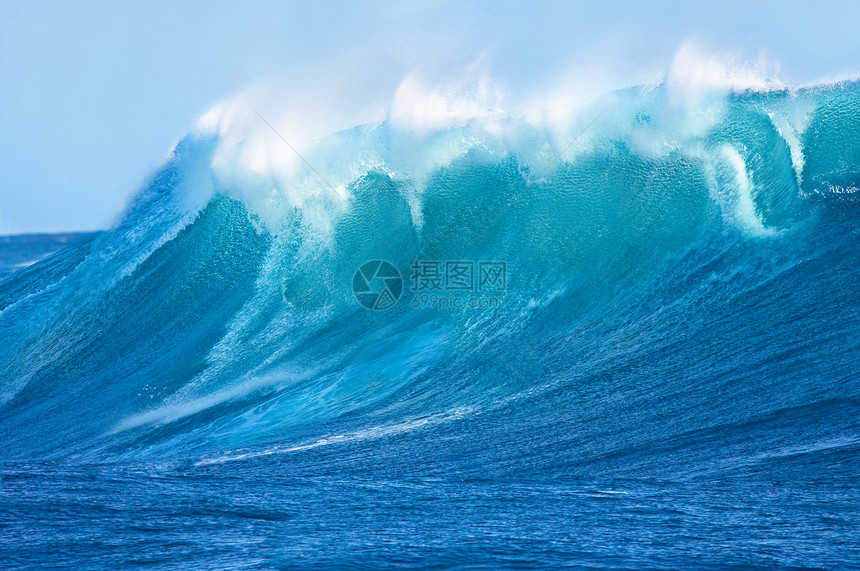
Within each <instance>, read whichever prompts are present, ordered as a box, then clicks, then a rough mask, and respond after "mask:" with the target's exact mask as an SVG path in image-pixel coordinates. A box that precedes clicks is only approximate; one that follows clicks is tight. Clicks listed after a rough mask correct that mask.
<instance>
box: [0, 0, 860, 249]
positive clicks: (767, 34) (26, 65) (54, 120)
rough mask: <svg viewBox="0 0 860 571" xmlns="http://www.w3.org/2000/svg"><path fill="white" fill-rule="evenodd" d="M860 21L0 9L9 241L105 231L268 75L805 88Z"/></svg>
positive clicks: (559, 13) (136, 6) (751, 7)
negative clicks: (736, 62) (699, 62)
mask: <svg viewBox="0 0 860 571" xmlns="http://www.w3.org/2000/svg"><path fill="white" fill-rule="evenodd" d="M311 4H313V5H311ZM858 21H860V4H858V3H856V2H853V3H850V2H803V3H801V2H750V1H746V0H745V1H728V2H726V1H720V2H714V1H712V2H709V3H699V2H689V1H687V2H655V3H651V4H649V5H646V3H643V2H614V3H613V2H573V1H569V2H537V3H534V2H529V3H526V2H462V3H453V2H369V3H360V4H359V3H353V2H320V3H307V2H293V3H289V2H286V3H285V2H268V1H265V2H264V1H256V2H238V1H237V2H225V1H216V2H197V1H181V0H180V1H171V2H162V1H149V2H100V1H86V0H82V1H79V2H39V1H34V2H20V1H6V0H0V233H2V234H8V233H19V232H36V231H61V230H87V229H96V228H104V227H107V226H109V225H110V224H111V223H112V221H113V220H114V218H115V217H116V215H117V213H118V212H119V211H120V210H121V208H122V207H123V205H124V204H125V202H126V200H127V199H128V197H129V196H130V195H131V194H133V193H134V192H135V191H136V190H137V189H138V188H139V187H140V185H141V184H143V182H144V181H145V180H146V178H147V177H148V176H149V175H150V174H151V173H152V171H153V170H154V169H155V168H157V166H158V165H159V164H160V163H161V162H162V161H163V160H164V159H165V157H166V156H167V154H168V153H169V151H170V149H171V147H172V146H173V144H175V143H176V141H177V140H178V139H179V138H180V137H182V135H183V134H184V133H186V132H187V131H188V130H189V129H190V128H191V127H192V125H193V124H194V122H195V120H196V119H197V118H198V117H199V115H200V114H201V113H202V112H204V111H205V110H206V109H207V108H208V107H209V106H210V105H211V104H213V103H215V102H217V101H218V100H220V99H222V98H224V97H226V96H229V95H230V94H232V93H235V92H237V91H239V90H241V89H242V88H243V87H245V86H247V85H248V84H249V83H252V82H255V81H259V80H264V79H266V78H268V77H279V78H288V79H289V78H295V79H294V80H295V81H296V82H297V83H301V82H302V80H303V79H302V78H310V77H313V76H314V75H315V74H317V73H322V72H323V71H324V70H331V69H341V68H343V69H346V68H348V69H349V70H351V73H354V74H359V75H362V76H363V77H366V82H368V83H373V84H374V88H375V90H376V91H379V90H382V91H386V90H390V91H391V92H393V91H394V90H395V89H396V87H397V85H398V83H399V81H400V80H401V79H402V78H403V77H404V76H405V75H406V74H408V73H409V72H410V71H412V70H415V69H422V70H429V71H430V72H431V73H432V72H437V73H441V72H444V70H447V69H456V68H458V67H465V66H468V65H469V64H470V63H471V62H473V61H475V60H476V58H483V60H485V61H487V62H489V63H488V65H489V67H490V68H491V70H492V72H493V74H494V76H497V77H498V78H500V80H501V81H503V82H505V83H507V84H508V85H511V86H514V87H517V86H524V85H540V84H541V83H542V82H547V81H550V80H551V78H553V77H555V76H557V75H558V74H560V73H568V74H570V73H573V74H574V75H575V73H576V72H577V70H588V74H589V76H591V77H593V76H594V74H601V73H605V74H607V75H611V76H612V77H613V81H615V82H618V81H623V79H621V80H619V78H623V77H624V76H625V75H627V76H629V77H630V82H631V83H633V82H635V81H636V80H637V78H638V77H639V76H641V72H642V71H643V70H657V71H658V72H659V70H661V69H666V68H667V66H668V64H669V62H670V61H671V59H672V57H673V55H674V54H675V53H676V52H677V50H678V49H679V48H680V47H681V46H682V45H683V44H684V43H685V42H687V41H689V40H691V39H693V40H696V41H697V42H699V43H700V44H702V45H703V46H706V47H707V48H708V49H712V50H716V51H730V52H732V53H737V54H743V55H744V56H746V57H749V58H757V57H760V56H764V57H766V58H767V59H768V60H769V61H771V62H773V63H774V64H778V66H779V76H780V77H781V78H782V79H784V80H787V81H789V82H794V83H802V82H810V81H814V80H817V79H821V78H829V77H834V76H837V75H840V74H849V75H856V74H857V73H858V71H860V36H858V34H857V32H856V30H855V28H856V23H857V22H858ZM361 97H362V92H361V91H358V92H356V99H357V100H358V99H360V98H361Z"/></svg>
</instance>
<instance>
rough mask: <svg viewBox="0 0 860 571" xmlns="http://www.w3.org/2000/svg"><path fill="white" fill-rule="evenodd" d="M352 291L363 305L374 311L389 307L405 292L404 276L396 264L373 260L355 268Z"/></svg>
mask: <svg viewBox="0 0 860 571" xmlns="http://www.w3.org/2000/svg"><path fill="white" fill-rule="evenodd" d="M352 293H353V295H355V299H357V300H358V303H360V304H361V306H362V307H365V308H367V309H370V310H372V311H381V310H384V309H389V308H390V307H393V306H394V304H395V303H397V300H398V299H400V294H402V293H403V277H401V275H400V270H398V269H397V266H395V265H394V264H392V263H390V262H386V261H385V260H371V261H369V262H365V263H363V264H361V266H359V268H358V269H357V270H355V274H353V276H352Z"/></svg>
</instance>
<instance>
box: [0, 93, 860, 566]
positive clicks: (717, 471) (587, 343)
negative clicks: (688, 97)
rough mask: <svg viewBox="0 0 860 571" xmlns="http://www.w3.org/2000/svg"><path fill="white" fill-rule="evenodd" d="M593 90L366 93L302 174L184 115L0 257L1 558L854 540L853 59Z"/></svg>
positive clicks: (365, 558)
mask: <svg viewBox="0 0 860 571" xmlns="http://www.w3.org/2000/svg"><path fill="white" fill-rule="evenodd" d="M590 117H597V121H595V122H594V124H593V126H591V127H590V128H589V129H587V131H586V132H585V133H584V134H583V135H582V136H581V137H580V138H578V139H575V140H573V139H572V138H571V139H570V140H566V141H563V142H562V143H561V144H558V143H556V142H554V141H553V138H552V137H551V136H550V135H548V134H547V133H544V132H543V131H541V130H540V129H537V128H535V127H533V126H530V125H528V124H526V123H522V122H517V121H515V120H513V119H510V120H505V121H502V124H501V126H497V127H498V128H496V129H486V128H485V127H484V126H481V125H467V126H465V127H461V128H457V129H446V130H440V131H437V132H431V133H425V134H422V135H420V136H412V135H409V136H407V135H406V134H404V133H402V132H400V131H398V130H397V129H396V128H395V127H394V126H393V125H390V124H388V123H383V124H380V125H376V126H373V125H371V126H361V127H356V128H355V129H351V130H348V131H344V132H341V133H338V134H336V135H333V136H332V137H329V138H328V139H326V140H324V141H323V142H321V143H320V144H319V146H318V147H316V149H315V150H314V151H313V152H312V153H311V154H310V155H308V156H307V160H308V162H310V163H311V164H313V165H314V167H315V168H316V169H317V170H318V173H319V174H318V175H317V174H314V173H306V174H307V177H306V178H304V179H301V180H299V179H290V180H287V181H286V182H285V181H284V180H281V179H278V178H277V177H274V176H271V175H267V174H265V173H264V174H261V173H260V172H259V171H251V170H248V169H247V168H245V167H243V166H241V165H239V166H237V164H238V163H237V164H233V163H230V161H229V160H225V158H224V156H225V155H224V154H223V153H224V149H225V142H224V141H223V140H221V136H220V135H219V134H217V133H216V134H213V133H192V134H190V135H189V136H187V137H186V138H185V139H184V140H183V141H182V142H181V143H180V144H179V145H178V146H177V148H176V150H175V152H174V155H173V157H172V158H171V159H170V160H169V161H168V162H167V163H166V164H165V165H164V166H163V167H162V169H161V170H160V171H159V172H158V173H157V174H156V175H155V176H154V177H153V179H152V180H151V181H150V182H149V183H148V184H147V185H146V186H145V187H144V188H143V189H142V190H141V192H140V193H139V194H138V196H137V198H136V199H135V200H134V201H133V202H132V204H131V205H130V206H129V207H128V209H127V211H126V212H125V214H124V215H123V216H122V218H121V219H120V220H119V221H118V222H117V224H116V225H115V226H114V227H112V228H111V229H109V230H108V231H106V232H104V233H100V234H94V235H88V236H83V237H81V239H80V240H76V241H74V243H73V244H72V245H71V246H69V247H68V248H66V249H64V250H62V251H59V252H56V253H54V254H52V255H50V256H48V257H46V258H44V259H43V260H41V261H40V262H38V263H35V264H33V265H30V266H27V267H22V268H19V269H17V270H15V271H13V272H11V273H9V274H7V275H6V276H5V277H2V278H0V441H2V444H3V445H2V449H0V471H2V472H0V473H2V480H0V485H2V488H0V489H2V495H0V507H2V509H0V526H2V528H0V529H2V539H0V554H2V558H0V561H3V563H0V565H5V566H8V567H9V568H18V567H49V566H53V565H61V566H73V567H83V568H116V567H118V566H123V565H130V564H151V565H154V566H160V567H164V568H178V567H186V568H187V567H189V566H190V567H195V568H223V567H248V568H292V567H310V568H379V567H386V568H388V567H403V568H415V567H420V568H424V567H432V566H436V567H439V568H449V567H450V568H534V567H548V568H556V567H561V566H572V567H596V568H643V567H646V568H647V567H659V568H678V567H705V568H709V567H710V568H725V567H732V566H735V567H742V568H750V567H759V568H772V567H796V568H821V567H825V568H845V567H851V566H856V561H858V560H860V557H858V556H860V553H858V551H860V550H858V547H857V545H858V539H860V537H858V532H857V529H860V525H858V524H859V523H860V522H858V503H857V495H856V488H855V483H856V482H857V479H858V476H860V420H858V418H860V415H858V411H860V380H858V370H860V352H858V348H860V347H858V346H860V304H858V301H857V299H858V293H860V269H858V268H860V264H858V262H860V248H858V237H860V203H858V198H857V197H858V194H857V189H858V188H860V137H858V135H860V87H858V85H857V84H854V83H846V84H838V85H832V86H819V87H813V88H807V89H803V90H794V91H774V92H766V93H756V92H743V93H734V94H728V95H726V94H708V95H706V96H702V98H701V99H699V100H697V101H695V102H686V103H685V104H684V105H681V106H679V105H678V104H677V103H676V102H674V99H673V94H672V93H669V92H667V90H666V89H665V88H660V87H658V88H654V89H642V88H639V89H631V90H626V91H622V92H617V93H614V94H611V95H610V96H607V97H605V98H603V99H601V100H599V101H598V102H597V103H596V104H595V105H594V108H593V109H591V115H590ZM570 141H572V144H571V145H570V146H569V147H568V146H567V144H568V142H570ZM452 149H453V150H452ZM285 152H289V150H288V149H287V150H286V151H285ZM224 164H228V167H227V168H225V167H224ZM416 165H420V167H419V166H416ZM320 178H322V179H324V180H319V179H320ZM314 185H316V186H314ZM310 187H313V188H311V190H308V189H309V188H310ZM285 188H286V189H287V190H288V191H289V192H285V191H284V189H285ZM330 190H331V191H333V192H329V191H330ZM338 193H340V194H342V196H343V198H344V200H342V199H341V198H340V197H339V196H338V195H337V194H338ZM285 197H286V198H285ZM16 244H17V243H16V242H14V241H7V242H5V243H4V244H3V248H4V259H6V258H8V259H13V258H15V257H16V256H18V257H20V256H21V255H23V253H22V252H21V251H20V250H16V248H19V249H20V248H23V247H24V246H20V245H16ZM15 259H17V258H15ZM372 260H385V261H387V262H389V263H390V264H391V266H393V267H394V268H397V269H398V270H399V272H400V275H401V277H402V280H403V291H402V292H401V293H400V295H399V297H398V298H397V300H396V303H394V304H393V305H392V306H391V307H386V308H385V309H382V310H378V311H372V310H368V309H366V308H365V307H363V306H362V304H361V303H360V298H357V297H356V295H354V293H353V288H354V287H355V283H356V282H355V275H356V270H357V269H358V268H360V267H364V266H363V264H366V263H367V262H368V261H372ZM416 260H418V261H441V262H444V261H458V262H467V263H468V262H472V263H474V264H476V265H475V268H478V267H479V266H478V265H477V264H479V263H481V262H489V261H492V262H503V263H504V264H505V275H506V283H505V287H504V288H502V289H499V290H498V291H493V292H492V293H493V296H494V297H498V298H500V299H501V300H502V301H501V302H500V303H496V304H493V305H491V306H488V307H480V308H473V307H459V308H457V307H443V308H440V307H439V306H438V304H437V305H436V306H425V305H424V304H421V303H416V298H415V296H416V295H417V294H420V293H421V292H420V291H414V290H415V289H416V288H415V283H414V281H415V276H414V275H413V272H414V270H413V265H414V264H415V262H416ZM372 267H376V266H372ZM386 267H388V266H386ZM443 267H444V266H443ZM476 271H477V270H476ZM370 277H372V276H370ZM370 277H368V280H370ZM389 277H390V276H389ZM370 281H372V280H370ZM384 283H385V282H383V285H379V283H377V284H376V285H374V284H371V283H369V284H368V286H367V287H368V288H371V287H375V288H377V289H376V290H374V291H380V290H379V289H378V288H380V287H382V288H383V289H384V288H385V287H387V286H385V285H384ZM362 287H364V286H362ZM362 292H364V290H362ZM362 292H359V293H362ZM444 293H445V295H452V296H454V297H458V296H462V295H464V294H463V293H462V292H460V291H452V292H447V291H446V292H444ZM473 293H474V292H473ZM484 293H486V292H484ZM363 295H364V294H363ZM440 295H441V293H440ZM418 301H420V299H419V300H418ZM416 305H417V306H418V307H416Z"/></svg>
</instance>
